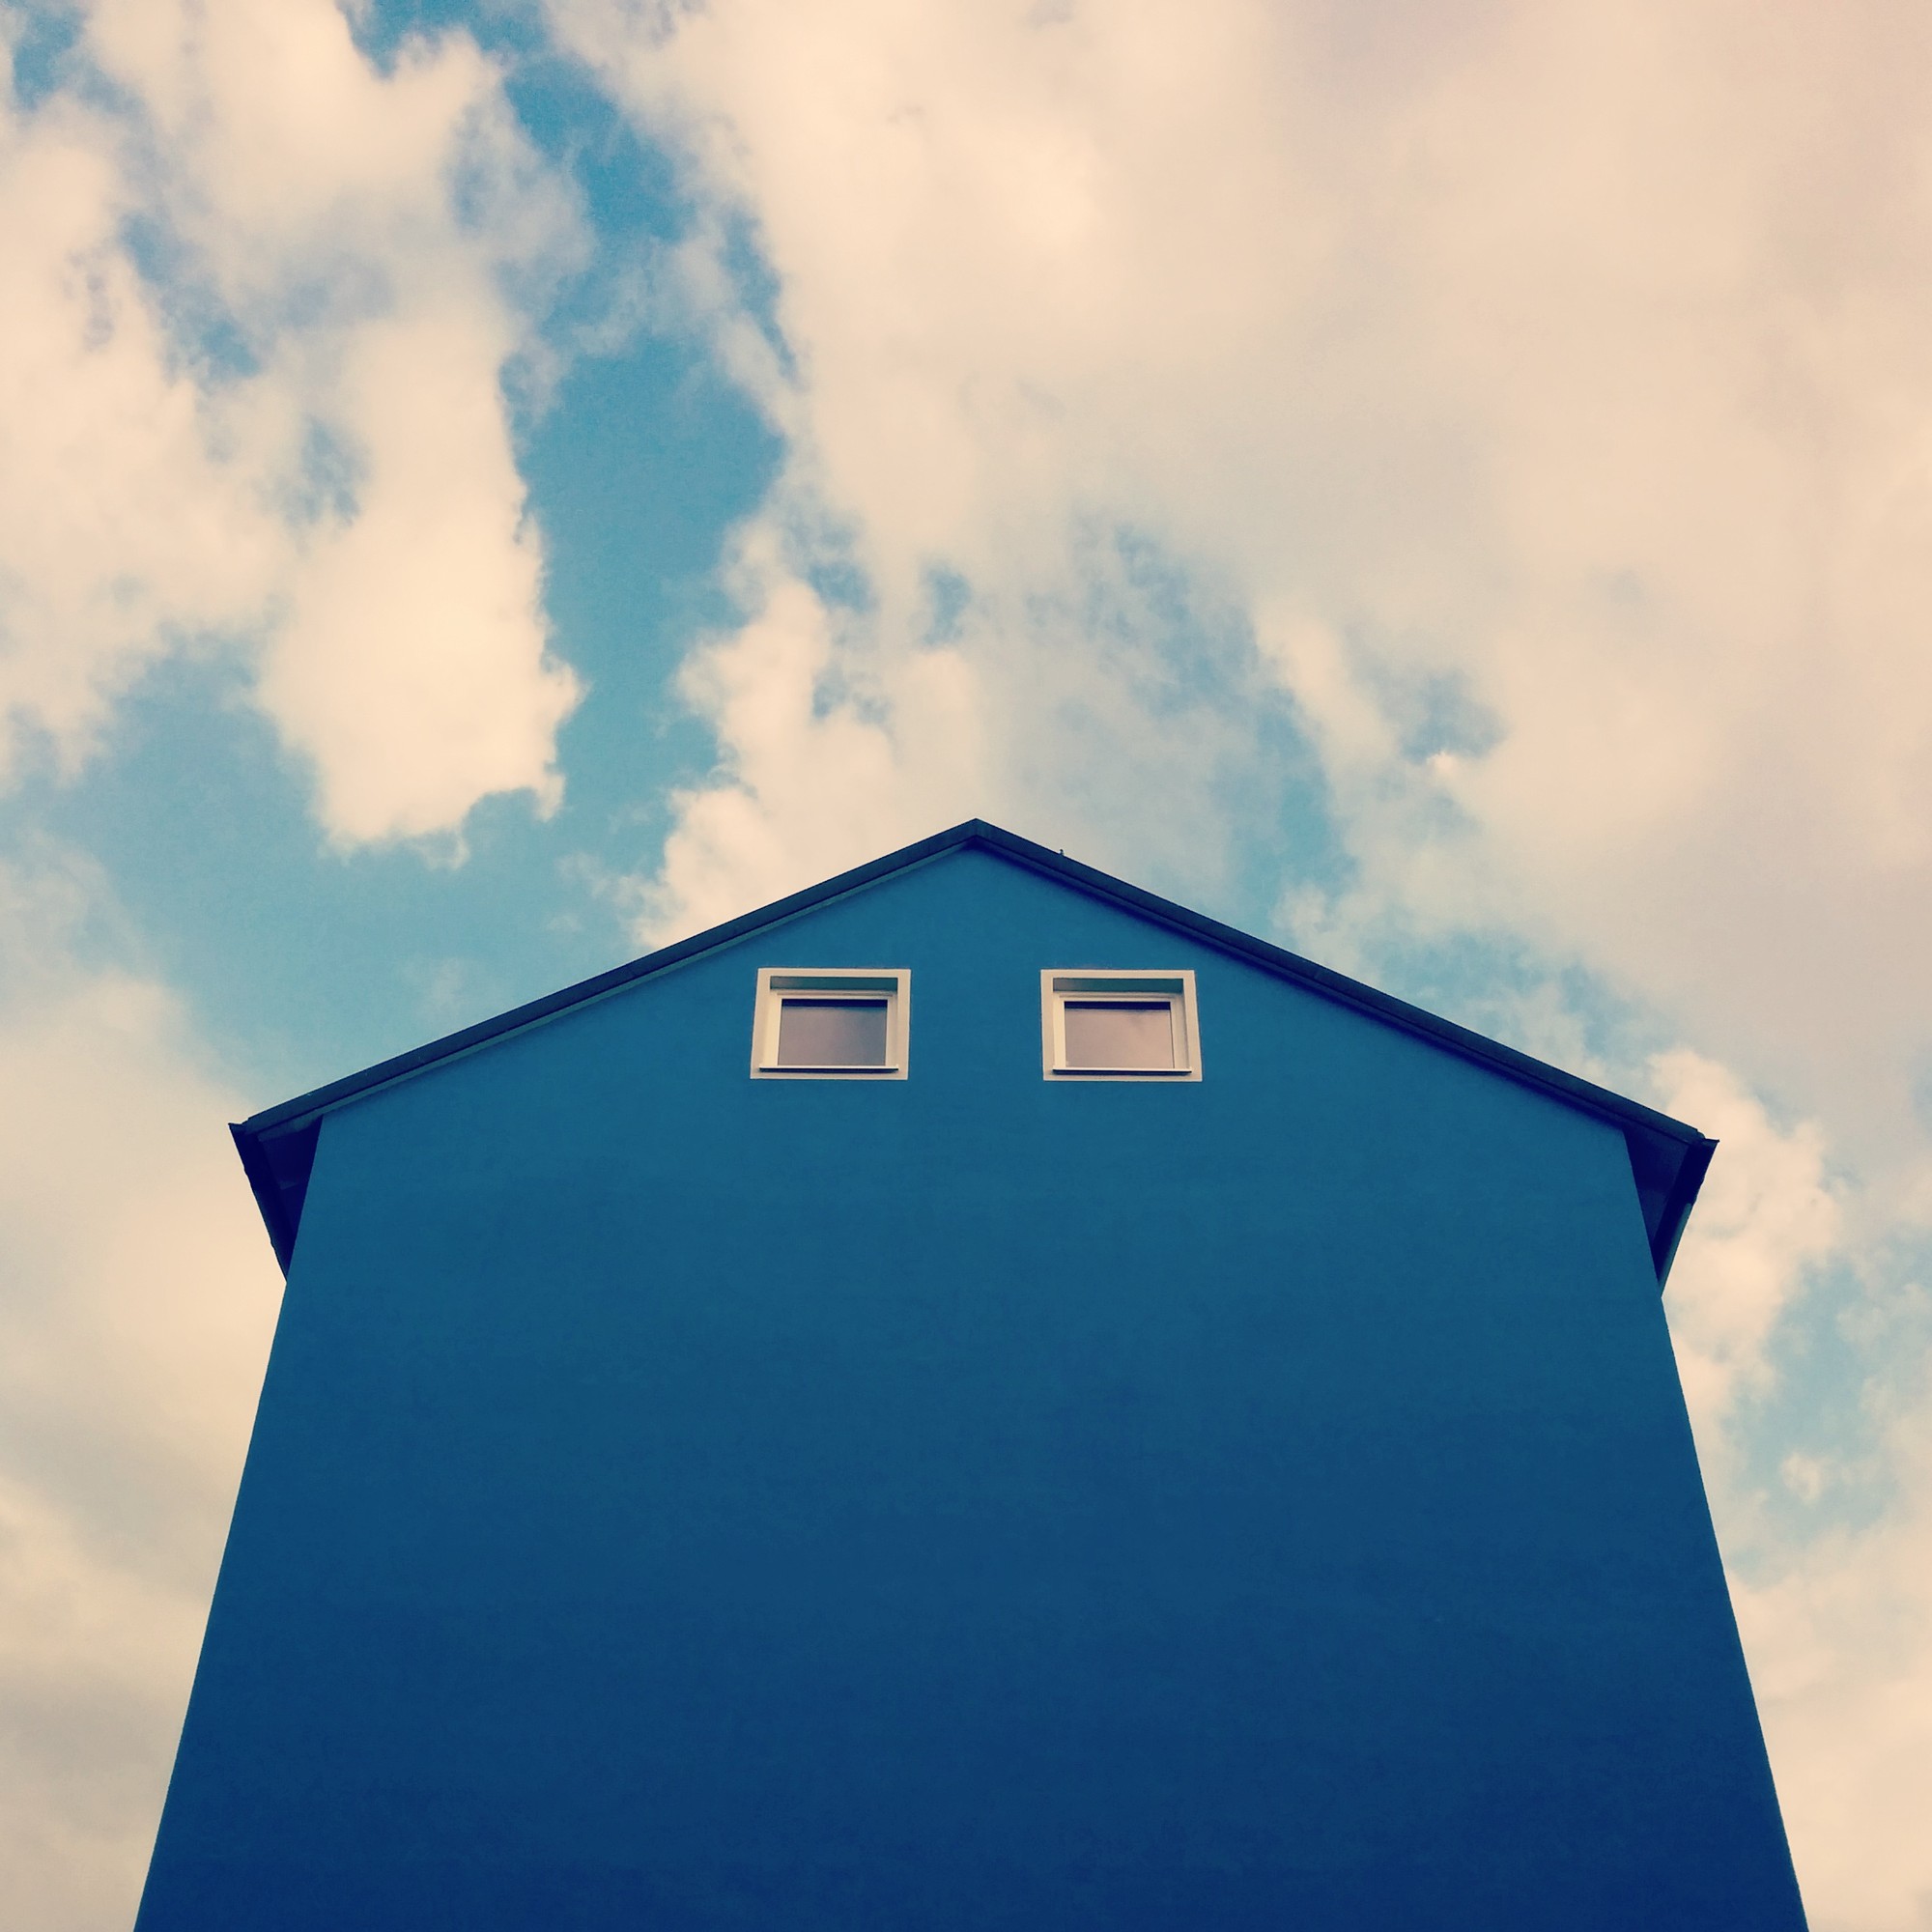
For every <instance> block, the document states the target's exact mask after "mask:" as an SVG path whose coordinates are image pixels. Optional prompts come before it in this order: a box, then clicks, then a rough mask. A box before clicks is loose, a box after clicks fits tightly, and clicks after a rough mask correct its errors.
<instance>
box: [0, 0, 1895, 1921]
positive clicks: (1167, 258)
mask: <svg viewBox="0 0 1932 1932" xmlns="http://www.w3.org/2000/svg"><path fill="white" fill-rule="evenodd" d="M0 45H4V48H5V51H6V55H7V64H8V69H9V72H10V79H9V80H8V83H7V85H6V87H5V89H4V90H3V91H0V1100H4V1104H0V1709H4V1710H5V1711H6V1713H7V1714H8V1716H7V1721H6V1723H5V1724H4V1726H0V1919H4V1920H5V1922H7V1923H9V1924H16V1925H22V1926H26V1925H32V1926H35V1927H44V1928H47V1932H109V1929H110V1928H122V1927H125V1926H126V1925H127V1924H128V1922H129V1920H130V1918H131V1915H132V1911H133V1905H134V1901H135V1898H136V1897H137V1895H138V1890H139V1886H140V1880H141V1876H142V1873H143V1871H144V1870H145V1864H146V1859H147V1854H148V1850H149V1847H150V1844H151V1842H152V1837H153V1833H154V1828H155V1822H156V1817H157V1816H158V1812H159V1806H160V1800H161V1795H162V1792H163V1789H164V1786H165V1781H166V1776H167V1769H168V1764H169V1761H170V1758H171V1755H172V1751H173V1746H174V1741H175V1735H176V1731H177V1728H178V1726H179V1724H180V1720H181V1713H182V1710H183V1708H184V1705H185V1698H186V1690H187V1684H188V1680H189V1676H190V1674H191V1671H192V1668H193V1661H194V1654H195V1648H196V1645H197V1642H198V1639H199V1635H200V1629H201V1623H202V1619H203V1617H204V1615H205V1613H206V1608H207V1600H208V1594H209V1591H210V1589H211V1587H212V1583H213V1573H214V1567H215V1564H216V1563H217V1561H218V1558H219V1551H220V1543H221V1537H222V1533H223V1530H224V1527H225V1522H226V1517H227V1512H228V1509H229V1506H230V1504H231V1502H232V1498H233V1492H234V1486H235V1482H236V1479H237V1475H238V1473H239V1469H240V1464H241V1454H242V1452H243V1449H244V1447H245V1441H246V1435H247V1429H248V1424H249V1418H250V1415H251V1413H252V1408H253V1404H254V1398H255V1394H256V1390H257V1388H258V1385H259V1380H260V1376H261V1371H262V1365H263V1361H264V1359H265V1355H266V1350H267V1348H268V1344H269V1340H270V1333H271V1330H272V1326H273V1321H274V1314H275V1300H276V1293H277V1288H278V1277H277V1273H276V1270H275V1267H274V1264H273V1261H272V1258H271V1256H270V1251H269V1248H268V1243H267V1241H266V1239H265V1237H264V1236H263V1234H262V1231H261V1228H260V1224H259V1222H258V1221H257V1219H256V1217H255V1214H254V1209H253V1206H252V1203H251V1202H250V1200H249V1198H248V1194H247V1190H246V1187H245V1185H244V1184H243V1182H242V1180H241V1175H240V1172H239V1169H238V1167H237V1166H236V1163H235V1161H234V1157H233V1154H232V1151H231V1150H230V1148H229V1145H228V1141H227V1134H226V1127H225V1122H228V1121H229V1120H233V1119H240V1118H241V1117H242V1116H243V1115H245V1114H247V1113H249V1112H252V1111H255V1110H256V1109H258V1108H260V1107H263V1106H266V1105H269V1104H271V1103H272V1102H274V1101H277V1100H279V1099H282V1098H285V1097H287V1096H288V1095H289V1094H294V1093H297V1092H299V1091H302V1090H304V1089H306V1088H308V1087H311V1086H314V1085H317V1084H320V1083H321V1082H323V1081H325V1080H327V1079H329V1078H332V1077H334V1076H336V1075H339V1074H341V1073H344V1072H347V1071H351V1070H353V1069H355V1068H356V1067H359V1066H361V1065H366V1064H368V1063H369V1062H371V1061H373V1060H376V1059H378V1058H381V1057H383V1056H384V1055H386V1054H389V1053H392V1052H396V1051H400V1050H402V1049H404V1048H406V1047H409V1046H412V1045H414V1044H416V1043H418V1042H420V1041H421V1040H423V1039H426V1038H428V1037H434V1036H437V1035H440V1034H442V1033H445V1032H448V1031H450V1030H452V1029H454V1028H456V1027H458V1026H461V1025H465V1024H467V1023H469V1022H470V1021H472V1020H475V1019H479V1018H482V1017H485V1016H487V1015H488V1014H490V1013H492V1012H495V1011H497V1010H500V1009H503V1008H504V1007H507V1006H510V1005H513V1004H515V1003H516V1002H518V1001H521V1000H523V999H526V998H531V997H534V996H536V995H538V994H540V993H543V992H546V991H548V990H551V989H552V988H554V987H556V986H559V985H562V984H565V983H567V982H569V981H572V980H577V979H580V978H582V977H583V976H585V975H586V974H588V973H591V972H595V971H598V970H600V969H602V968H604V967H607V966H610V965H612V964H615V963H616V962H618V961H619V960H621V959H624V958H626V957H630V956H633V955H635V954H636V953H637V952H640V951H642V950H645V949H647V948H648V947H650V946H652V945H654V944H657V943H661V942H663V941H664V940H667V939H669V938H672V937H675V936H678V935H680V934H683V933H686V932H690V931H693V930H696V929H698V928H699V927H701V926H704V925H706V924H709V923H713V922H715V921H717V920H720V919H723V918H725V917H728V916H730V915H732V914H734V913H737V912H740V911H743V910H746V909H748V908H749V907H751V906H753V905H755V904H758V903H761V902H763V901H765V900H767V899H769V898H772V897H774V896H776V895H779V894H781V893H782V892H785V891H787V890H790V889H793V888H795V887H797V886H800V885H803V884H807V883H810V881H812V880H814V879H817V878H820V877H823V876H825V875H826V874H828V873H830V872H832V871H834V870H837V869H838V868H840V867H844V866H847V865H850V864H854V863H857V862H859V861H861V860H864V859H867V858H869V857H873V856H876V855H877V854H879V853H882V852H885V851H887V850H890V849H892V848H894V847H895V846H897V845H899V844H902V843H904V842H906V841H908V840H910V839H912V838H918V837H920V836H923V834H925V833H928V832H931V831H935V830H937V829H939V828H940V827H942V826H944V825H947V824H950V823H952V822H954V821H956V820H958V819H960V818H964V817H967V816H971V815H976V814H977V815H980V816H984V817H988V818H991V819H994V820H996V821H997V822H1000V823H1002V824H1005V825H1008V826H1009V827H1010V828H1011V829H1013V830H1015V831H1017V832H1020V833H1023V834H1025V835H1027V836H1030V837H1032V838H1037V839H1038V840H1040V841H1042V842H1044V843H1047V844H1050V845H1053V846H1056V847H1061V848H1064V849H1065V850H1066V851H1067V852H1068V853H1069V854H1070V855H1072V856H1075V857H1077V858H1080V859H1083V860H1086V861H1088V862H1090V863H1092V864H1094V865H1098V866H1100V867H1105V868H1107V869H1109V870H1112V871H1116V872H1118V873H1120V874H1122V875H1123V876H1125V877H1128V878H1130V879H1132V880H1134V881H1135V882H1137V883H1139V884H1142V885H1145V886H1148V887H1151V888H1152V889H1153V890H1156V891H1158V892H1162V893H1165V894H1168V895H1171V896H1174V897H1176V898H1179V899H1180V900H1182V901H1184V902H1186V903H1188V904H1191V905H1195V906H1198V907H1200V908H1201V909H1203V910H1205V911H1208V912H1209V913H1212V914H1214V915H1216V916H1218V917H1221V918H1223V919H1227V920H1230V921H1232V922H1234V923H1236V924H1239V925H1242V926H1244V927H1246V928H1248V929H1250V930H1253V931H1256V932H1259V933H1262V934H1264V935H1266V936H1268V937H1270V938H1272V939H1275V940H1277V941H1279V942H1281V943H1284V944H1287V945H1290V946H1293V947H1294V948H1296V949H1297V950H1299V951H1301V952H1305V953H1308V954H1309V955H1311V956H1313V957H1315V958H1317V959H1320V960H1321V961H1323V962H1324V963H1326V964H1329V965H1331V966H1334V967H1337V968H1339V969H1341V970H1343V971H1346V972H1350V973H1353V974H1357V975H1359V976H1361V977H1363V978H1365V979H1368V980H1371V981H1373V982H1374V983H1376V984H1378V985H1380V986H1383V987H1386V988H1387V989H1389V990H1390V991H1392V992H1395V993H1397V994H1400V995H1402V996H1404V997H1406V998H1408V999H1411V1000H1415V1001H1418V1002H1420V1003H1421V1004H1424V1005H1426V1006H1429V1007H1432V1008H1433V1009H1435V1010H1438V1011H1441V1012H1443V1013H1446V1014H1448V1015H1449V1016H1451V1017H1453V1018H1455V1019H1458V1020H1460V1021H1463V1023H1465V1024H1468V1025H1471V1026H1475V1027H1477V1028H1479V1029H1481V1030H1482V1031H1484V1032H1487V1033H1490V1034H1492V1035H1493V1036H1495V1037H1499V1038H1503V1039H1506V1040H1509V1041H1511V1042H1512V1043H1514V1044H1516V1045H1519V1046H1520V1047H1523V1048H1525V1049H1527V1050H1528V1051H1530V1052H1532V1053H1536V1054H1539V1055H1541V1056H1543V1057H1545V1058H1547V1059H1550V1060H1553V1061H1555V1062H1557V1063H1558V1064H1560V1065H1565V1066H1568V1067H1571V1068H1572V1069H1574V1070H1576V1071H1577V1072H1580V1073H1583V1074H1585V1075H1587V1076H1589V1077H1591V1078H1594V1079H1597V1080H1600V1081H1603V1082H1605V1084H1608V1085H1610V1086H1613V1087H1616V1088H1618V1089H1619V1090H1620V1091H1623V1092H1626V1093H1629V1094H1633V1095H1634V1096H1636V1097H1638V1098H1641V1099H1644V1100H1646V1101H1648V1102H1650V1103H1652V1104H1655V1105H1659V1106H1662V1107H1663V1108H1665V1109H1666V1110H1668V1111H1670V1112H1672V1113H1675V1114H1677V1115H1679V1116H1680V1117H1681V1118H1684V1119H1687V1120H1689V1121H1690V1122H1693V1123H1694V1124H1696V1125H1697V1126H1699V1127H1701V1128H1703V1129H1704V1130H1705V1131H1707V1132H1709V1133H1712V1134H1714V1135H1716V1136H1718V1137H1719V1139H1720V1140H1721V1142H1722V1147H1721V1149H1720V1151H1719V1155H1718V1159H1717V1162H1716V1164H1715V1166H1714V1168H1713V1170H1712V1174H1711V1178H1710V1180H1709V1182H1708V1183H1707V1185H1706V1188H1705V1192H1704V1196H1703V1199H1702V1202H1701V1204H1700V1206H1699V1208H1698V1210H1697V1213H1696V1215H1695V1217H1694V1218H1693V1221H1692V1224H1691V1232H1690V1236H1689V1237H1688V1238H1687V1240H1686V1243H1685V1246H1684V1249H1683V1251H1682V1253H1681V1255H1680V1257H1679V1260H1678V1263H1677V1265H1676V1270H1675V1273H1674V1274H1673V1276H1672V1280H1671V1285H1670V1290H1669V1293H1668V1294H1667V1296H1666V1300H1665V1307H1666V1311H1667V1313H1668V1315H1669V1318H1670V1321H1671V1327H1672V1334H1673V1339H1674V1342H1675V1345H1676V1348H1677V1351H1678V1357H1679V1362H1680V1366H1681V1368H1682V1371H1683V1375H1684V1380H1685V1385H1686V1390H1687V1394H1688V1397H1689V1399H1690V1406H1691V1410H1692V1417H1693V1422H1694V1424H1695V1427H1696V1430H1697V1435H1698V1441H1699V1447H1700V1454H1701V1456H1702V1459H1703V1463H1704V1467H1705V1474H1706V1480H1707V1484H1708V1486H1709V1488H1710V1492H1711V1496H1712V1503H1713V1510H1714V1514H1715V1517H1716V1520H1717V1524H1718V1528H1719V1538H1720V1542H1721V1544H1722V1546H1723V1549H1724V1554H1725V1559H1726V1564H1727V1567H1728V1571H1729V1574H1730V1577H1731V1583H1732V1591H1733V1597H1734V1601H1735V1603H1736V1605H1737V1609H1738V1614H1739V1620H1740V1626H1741V1629H1742V1632H1743V1634H1744V1638H1745V1643H1746V1648H1747V1656H1748V1658H1749V1662H1750V1665H1751V1670H1752V1676H1753V1680H1754V1683H1755V1685H1756V1689H1757V1694H1758V1698H1759V1704H1760V1709H1761V1712H1762V1715H1763V1719H1764V1722H1765V1727H1766V1733H1767V1738H1768V1741H1769V1744H1770V1747H1771V1752H1772V1758H1773V1764H1774V1768H1775V1770H1776V1776H1777V1780H1778V1786H1779V1791H1780V1795H1781V1798H1782V1801H1783V1804H1784V1809H1785V1816H1786V1822H1787V1826H1788V1829H1789V1831H1790V1833H1791V1837H1792V1842H1793V1848H1794V1853H1795V1856H1796V1858H1797V1862H1798V1869H1799V1875H1800V1879H1801V1883H1802V1885H1803V1887H1804V1893H1805V1897H1806V1902H1807V1906H1808V1909H1809V1911H1810V1914H1811V1918H1812V1921H1813V1923H1814V1925H1815V1926H1816V1927H1817V1928H1818V1932H1911V1928H1918V1932H1925V1928H1932V1833H1926V1832H1925V1831H1924V1830H1923V1821H1924V1819H1925V1818H1926V1817H1928V1816H1932V1296H1928V1293H1927V1289H1926V1284H1927V1283H1928V1282H1932V999H1928V996H1927V975H1926V972H1925V969H1924V965H1923V961H1924V958H1925V956H1926V954H1927V952H1928V951H1929V950H1932V541H1928V540H1932V122H1928V121H1927V119H1926V117H1925V115H1924V113H1923V111H1922V102H1923V100H1924V99H1926V98H1927V94H1928V88H1932V16H1928V15H1924V14H1923V13H1922V10H1914V9H1911V8H1903V7H1899V6H1897V5H1896V4H1894V0H1841V4H1839V5H1838V6H1836V7H1833V8H1831V9H1821V8H1813V7H1798V6H1794V5H1790V4H1786V0H1770V4H1766V0H1755V3H1754V4H1752V5H1749V6H1747V5H1745V4H1742V0H1626V4H1624V5H1622V6H1619V7H1616V8H1605V7H1602V6H1600V5H1595V4H1584V3H1583V0H1537V3H1536V4H1528V0H1522V4H1517V3H1516V0H1428V4H1424V0H1348V4H1344V0H1188V4H1185V5H1183V4H1179V0H1108V4H1107V5H1106V6H1104V7H1102V6H1097V5H1090V4H1085V0H1025V4H1021V0H891V4H886V0H818V4H814V5H812V6H810V7H805V6H800V5H798V4H796V0H710V4H708V5H707V4H696V0H691V4H680V0H474V4H470V5H461V4H455V0H451V4H431V0H420V4H412V0H393V4H391V0H354V3H353V4H350V5H348V6H347V7H345V8H343V9H338V8H337V7H336V6H335V5H334V4H331V0H95V4H91V5H86V4H78V5H45V6H43V5H39V4H25V5H23V4H21V0H0Z"/></svg>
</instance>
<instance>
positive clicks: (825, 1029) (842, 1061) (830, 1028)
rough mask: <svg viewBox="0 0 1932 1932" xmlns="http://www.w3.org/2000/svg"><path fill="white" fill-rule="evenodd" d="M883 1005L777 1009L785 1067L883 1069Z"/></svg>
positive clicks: (789, 1003) (797, 1003) (800, 1004)
mask: <svg viewBox="0 0 1932 1932" xmlns="http://www.w3.org/2000/svg"><path fill="white" fill-rule="evenodd" d="M886 1064H887V1062H886V1003H885V1001H884V1000H785V1001H783V1002H781V1005H780V1007H779V1065H781V1066H884V1065H886Z"/></svg>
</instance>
